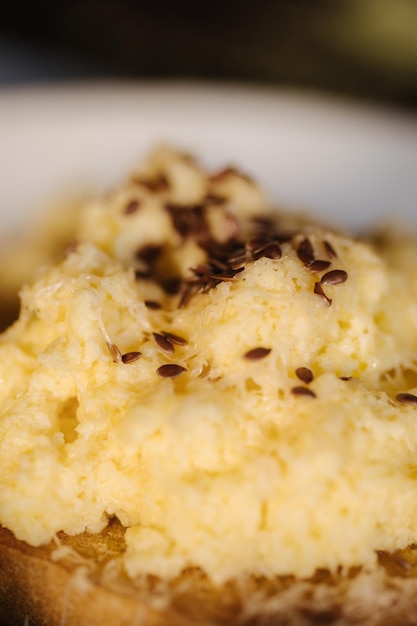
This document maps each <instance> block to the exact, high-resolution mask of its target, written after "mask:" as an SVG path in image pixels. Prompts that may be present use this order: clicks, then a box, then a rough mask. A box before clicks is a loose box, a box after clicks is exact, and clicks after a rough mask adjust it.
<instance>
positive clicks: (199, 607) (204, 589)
mask: <svg viewBox="0 0 417 626" xmlns="http://www.w3.org/2000/svg"><path fill="white" fill-rule="evenodd" d="M123 534H124V531H123V529H122V527H121V526H120V525H119V524H117V523H112V524H110V525H109V527H108V528H107V529H106V531H104V532H103V533H100V535H88V534H83V535H79V536H77V537H68V536H66V535H60V536H59V540H60V544H61V548H59V549H58V550H60V552H61V557H62V558H59V559H56V556H57V555H56V552H55V551H56V549H57V546H56V544H51V545H49V546H41V547H38V548H34V547H31V546H28V545H27V544H25V543H24V542H21V541H18V540H16V539H15V537H14V536H13V534H12V533H11V532H9V531H8V530H6V529H4V528H1V527H0V626H3V625H4V626H14V625H16V626H24V625H25V624H27V626H87V625H88V626H95V625H97V626H98V625H100V626H107V625H109V626H110V624H111V625H112V626H113V625H115V624H117V626H168V625H169V626H196V625H197V624H198V625H199V626H226V625H231V624H241V625H247V626H249V625H250V626H255V625H256V626H284V625H285V626H290V625H294V626H295V625H296V626H307V625H313V624H327V625H329V626H330V625H331V626H354V625H355V626H359V625H361V626H388V625H390V626H392V625H393V624H395V626H415V624H416V623H417V578H416V574H417V566H416V564H417V550H416V549H415V548H413V547H411V548H410V549H408V550H407V551H403V552H402V553H397V554H395V555H391V556H389V555H386V554H383V555H380V562H381V567H380V568H379V570H378V571H377V572H374V573H370V574H364V573H360V572H359V571H356V572H351V573H350V575H349V576H344V577H342V576H331V575H330V574H329V573H328V572H318V573H317V574H316V576H315V577H314V578H313V579H311V580H309V581H296V580H294V579H293V578H291V577H288V578H282V577H281V578H279V579H276V580H274V581H259V580H253V579H252V580H251V579H247V580H246V581H244V582H242V583H240V584H235V585H226V586H223V587H222V588H217V589H215V588H213V587H212V586H211V585H210V584H209V583H208V581H207V580H206V579H205V578H204V577H203V576H202V575H201V573H199V572H189V573H188V574H186V575H185V576H183V577H182V578H181V579H180V580H178V581H175V582H174V583H173V585H171V587H170V589H171V593H168V588H167V589H165V590H162V592H161V588H160V585H158V582H157V581H155V580H147V581H146V584H144V581H142V582H141V584H137V585H135V584H133V583H132V582H131V581H128V580H127V579H125V578H123V575H122V574H121V573H120V571H118V572H117V574H116V576H117V578H116V579H113V580H112V578H111V576H110V577H109V575H108V571H107V570H108V568H107V567H106V566H107V565H108V564H109V563H110V562H112V563H113V562H116V561H117V555H118V554H120V553H121V551H122V550H123V549H124V539H123ZM62 546H64V549H63V548H62ZM68 548H70V552H69V554H70V556H71V553H72V554H73V555H75V556H77V555H78V556H77V558H75V559H74V558H68V557H66V556H65V554H64V555H63V551H65V550H67V549H68ZM74 548H76V549H77V554H76V553H75V552H73V549H74ZM62 555H63V556H62ZM25 620H26V621H25Z"/></svg>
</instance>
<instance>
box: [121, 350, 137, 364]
mask: <svg viewBox="0 0 417 626" xmlns="http://www.w3.org/2000/svg"><path fill="white" fill-rule="evenodd" d="M141 356H142V353H141V352H137V351H132V352H125V353H124V354H122V361H123V363H133V361H137V360H138V359H140V357H141Z"/></svg>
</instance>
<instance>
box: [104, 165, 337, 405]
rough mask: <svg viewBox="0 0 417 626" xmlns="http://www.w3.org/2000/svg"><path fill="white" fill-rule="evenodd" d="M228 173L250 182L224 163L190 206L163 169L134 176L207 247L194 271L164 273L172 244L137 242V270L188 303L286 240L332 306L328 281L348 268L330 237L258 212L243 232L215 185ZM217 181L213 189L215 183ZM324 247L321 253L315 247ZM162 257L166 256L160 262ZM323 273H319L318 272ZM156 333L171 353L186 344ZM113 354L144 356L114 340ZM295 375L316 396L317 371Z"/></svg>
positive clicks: (130, 210) (258, 352)
mask: <svg viewBox="0 0 417 626" xmlns="http://www.w3.org/2000/svg"><path fill="white" fill-rule="evenodd" d="M230 176H234V177H235V176H238V177H241V178H242V179H244V180H245V181H247V182H252V181H251V179H250V178H248V177H247V176H245V175H244V174H242V173H241V172H239V171H237V170H236V169H234V168H225V169H223V170H220V171H219V172H217V173H215V174H213V175H212V176H210V177H209V178H208V188H209V189H208V193H207V195H206V197H205V198H204V199H203V200H202V201H201V202H200V203H199V204H195V205H192V206H182V205H177V204H174V203H173V202H172V201H170V199H169V194H168V193H166V192H168V191H169V189H170V183H169V180H168V179H167V178H166V177H165V176H164V175H158V176H156V177H154V178H149V177H148V178H145V177H143V176H142V177H136V178H134V179H133V180H132V182H133V183H134V184H136V185H138V186H139V187H142V188H143V189H144V190H147V191H149V192H151V193H155V194H162V195H161V199H162V202H164V201H165V198H166V201H165V205H164V208H165V210H166V212H167V213H168V215H169V217H170V219H171V223H172V227H173V229H174V230H175V232H176V233H177V235H179V237H180V238H181V239H182V240H183V241H186V240H187V239H189V238H192V239H193V240H194V242H195V243H196V244H197V245H198V246H199V247H200V248H201V249H202V250H204V252H205V254H206V260H205V261H204V262H203V263H199V264H197V265H194V266H192V267H190V268H189V270H190V272H191V277H187V278H181V277H179V276H169V277H166V276H164V275H163V276H161V275H160V273H161V270H160V268H161V267H165V266H166V265H167V263H166V259H167V258H168V257H166V256H165V255H166V254H168V252H167V251H168V248H167V247H166V245H165V244H160V245H159V244H158V245H157V244H148V245H144V246H142V247H141V248H139V249H138V250H137V252H136V259H137V261H138V262H139V264H140V269H139V270H137V272H136V276H137V278H140V279H149V278H151V279H154V280H155V281H156V282H158V283H159V284H160V285H161V286H162V288H163V289H164V291H165V292H166V293H168V294H170V295H175V294H178V300H177V304H178V307H179V308H184V307H186V306H187V305H188V304H189V302H190V300H191V299H192V298H193V297H194V296H195V295H197V294H201V293H207V292H208V291H210V290H211V289H213V288H215V287H216V286H217V285H219V284H220V283H222V282H233V281H235V280H236V278H237V277H238V276H239V274H240V273H241V272H243V270H244V269H245V267H246V266H247V265H248V264H250V263H253V262H255V261H257V260H259V259H261V258H267V259H271V260H274V261H279V260H280V259H281V257H282V255H283V246H284V245H286V246H290V247H291V248H292V249H293V250H294V251H295V253H296V255H297V257H298V259H299V261H301V263H302V264H303V266H304V268H305V270H306V271H308V272H309V273H310V274H313V275H316V276H317V278H316V280H315V283H314V287H313V292H314V293H315V294H316V295H318V296H319V297H321V298H322V299H323V300H324V301H325V302H326V303H327V305H328V306H330V305H331V304H332V299H331V298H330V297H328V296H327V294H326V292H325V290H324V287H325V286H335V285H339V284H341V283H343V282H345V281H346V280H347V278H348V275H347V272H346V271H344V270H342V269H339V268H334V267H332V264H333V262H334V261H335V260H336V259H337V258H338V253H337V251H336V250H335V248H334V247H333V245H332V244H331V243H330V242H329V241H328V240H323V241H321V242H319V243H317V242H315V243H314V244H313V240H312V238H310V236H308V235H307V234H306V233H305V232H304V231H303V229H302V228H300V229H297V230H292V231H288V230H285V229H282V228H280V226H279V223H278V220H277V218H275V217H274V216H271V215H270V214H265V215H257V216H254V217H253V218H251V220H250V222H249V224H248V225H247V226H245V232H246V234H245V237H243V236H242V224H240V223H239V222H238V220H237V219H236V217H235V216H234V215H233V214H232V213H231V212H230V210H229V207H228V202H229V201H228V199H227V198H226V197H224V196H222V194H221V193H219V192H218V189H217V188H216V187H215V185H216V184H218V183H221V182H223V181H225V180H227V178H228V177H230ZM213 186H214V191H213V188H212V187H213ZM213 206H215V207H216V210H217V211H218V210H219V208H220V210H221V209H223V224H224V233H225V240H222V241H221V242H219V241H218V240H217V239H216V238H215V237H214V236H213V234H212V232H211V228H210V223H209V219H208V214H209V211H210V210H211V209H212V207H213ZM140 208H141V201H140V200H138V199H136V198H133V199H131V200H130V201H128V203H127V204H126V206H125V208H124V214H125V215H131V214H134V213H136V212H137V211H139V210H140ZM316 247H317V249H319V248H320V250H321V254H317V251H316V249H315V248H316ZM161 261H162V262H161ZM320 275H321V276H320ZM145 306H146V307H147V308H148V309H149V310H151V311H158V310H160V309H161V308H162V304H161V303H160V302H158V301H157V300H146V301H145ZM152 337H153V339H154V341H155V342H156V344H157V346H158V348H159V349H160V350H162V352H164V353H166V354H167V355H168V354H170V355H173V354H174V353H175V346H177V345H185V344H186V340H185V339H183V338H182V337H178V336H176V335H173V334H171V333H167V332H165V331H157V330H156V331H155V332H153V333H152ZM109 351H110V354H111V356H112V358H113V360H114V361H115V362H123V363H130V362H132V361H135V360H136V359H138V358H140V356H141V353H140V352H129V353H127V354H125V355H122V354H121V353H120V351H119V350H118V348H117V347H116V346H115V345H114V344H109ZM270 352H271V348H268V347H265V346H255V347H254V348H252V349H250V350H248V351H247V352H246V353H245V354H244V355H243V356H244V358H245V359H246V360H248V361H257V360H260V359H263V358H265V357H266V356H268V354H269V353H270ZM184 371H185V368H184V367H183V366H181V365H178V364H176V363H169V364H165V365H162V366H161V367H159V368H158V370H157V373H158V374H159V375H160V376H161V377H163V378H166V377H170V378H174V377H176V376H178V375H179V374H181V373H183V372H184ZM296 376H297V377H298V378H299V379H300V381H301V382H302V383H304V386H302V385H300V386H296V387H294V388H293V389H292V393H293V394H294V395H308V396H311V397H312V396H314V395H315V394H314V392H313V391H312V390H311V389H309V388H308V387H307V385H309V384H310V383H311V381H312V380H313V373H312V372H311V370H309V369H308V368H306V367H299V368H298V369H297V370H296Z"/></svg>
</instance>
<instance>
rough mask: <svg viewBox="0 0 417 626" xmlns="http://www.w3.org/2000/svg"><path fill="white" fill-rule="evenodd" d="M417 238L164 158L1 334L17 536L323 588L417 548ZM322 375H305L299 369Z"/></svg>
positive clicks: (0, 506) (2, 398)
mask: <svg viewBox="0 0 417 626" xmlns="http://www.w3.org/2000/svg"><path fill="white" fill-rule="evenodd" d="M416 268H417V243H416V241H414V240H413V239H412V238H408V239H406V240H404V238H396V237H392V238H391V239H388V240H387V239H385V240H384V241H382V242H380V241H379V242H378V241H374V242H373V243H370V242H366V241H359V240H353V239H351V238H349V237H348V236H346V235H344V234H341V233H337V232H333V231H331V230H328V229H326V228H323V227H322V226H320V225H317V224H310V223H308V222H306V221H305V220H304V219H302V218H296V217H293V216H286V215H282V214H280V213H279V212H277V211H276V210H273V209H272V208H271V207H270V206H269V204H268V202H267V200H266V199H265V198H264V196H263V194H262V193H261V191H260V190H259V189H258V187H257V186H256V184H255V183H254V182H253V181H252V180H251V179H249V178H248V177H247V176H245V175H243V174H241V173H240V172H238V171H236V170H234V169H227V170H224V171H221V172H218V173H216V174H214V175H208V174H206V173H205V172H204V171H203V170H202V168H201V167H200V166H199V165H198V164H197V163H196V162H195V161H194V160H193V159H192V158H191V157H189V156H188V155H183V154H179V153H177V152H175V151H172V150H169V149H160V150H158V151H156V152H155V153H154V154H153V155H152V156H151V157H150V158H149V160H148V162H147V163H146V164H145V166H144V167H143V168H141V169H138V170H137V171H135V172H133V174H132V175H131V176H130V178H129V179H128V180H127V181H126V182H125V183H124V184H123V185H122V186H121V187H120V188H119V189H117V190H115V191H114V192H112V193H110V194H108V195H106V196H104V197H102V198H97V199H96V200H94V201H92V202H90V203H89V204H88V205H87V206H86V207H85V209H84V210H83V211H82V212H81V213H80V214H79V217H78V226H77V243H76V245H74V246H72V247H71V249H68V250H67V252H66V254H65V255H64V258H63V259H62V261H61V262H60V263H57V264H55V265H51V266H47V267H44V268H43V269H42V270H39V272H38V274H37V276H36V278H35V279H34V280H33V281H32V282H31V283H30V284H27V285H26V286H25V287H24V288H23V289H22V291H21V314H20V318H19V320H18V321H17V322H16V323H15V324H13V325H12V326H11V327H10V328H9V329H8V330H7V331H6V332H5V333H4V334H3V335H1V337H0V476H1V478H0V523H1V524H2V525H4V526H6V527H7V528H9V529H11V530H12V531H13V532H14V533H15V535H16V537H17V538H19V539H22V540H25V541H27V542H29V543H30V544H33V545H39V544H42V543H45V542H49V541H50V540H51V539H52V538H53V537H54V536H55V533H57V532H58V531H61V530H63V531H65V532H66V533H68V534H77V533H80V532H82V531H84V530H85V529H87V530H88V531H90V532H92V533H97V532H100V531H101V530H102V529H103V528H104V527H105V526H106V524H107V523H108V519H109V517H110V516H117V518H119V520H120V521H121V523H122V524H123V525H124V526H126V528H127V532H126V544H127V550H126V553H125V555H124V557H123V558H124V566H125V569H126V571H127V573H128V575H129V576H131V577H135V576H137V575H139V574H147V573H149V574H154V575H157V576H160V577H162V578H165V579H171V578H173V577H175V576H176V575H178V574H179V573H180V572H181V571H182V570H183V569H184V568H188V567H200V568H201V569H203V570H204V572H205V573H206V574H207V575H208V576H209V577H210V578H211V579H212V580H213V581H214V582H215V583H223V582H225V581H226V580H228V579H232V578H237V577H239V576H241V575H243V574H246V573H251V574H254V575H264V576H267V577H272V576H275V575H280V574H294V575H296V576H299V577H303V576H309V575H311V574H313V573H314V571H315V570H316V569H317V568H328V569H330V570H335V569H336V568H338V567H339V566H342V567H343V568H348V567H350V566H355V565H366V566H368V567H372V565H373V564H374V563H375V551H376V550H394V549H397V548H402V547H405V546H407V545H408V544H411V543H413V542H416V541H417V498H416V493H417V491H416V478H417V450H416V448H417V405H416V403H417V365H416V364H417V310H416V308H417V304H416V303H417V269H416ZM300 368H304V369H300Z"/></svg>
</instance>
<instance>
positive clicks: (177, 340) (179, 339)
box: [161, 330, 188, 346]
mask: <svg viewBox="0 0 417 626" xmlns="http://www.w3.org/2000/svg"><path fill="white" fill-rule="evenodd" d="M161 334H162V335H164V337H166V338H167V339H168V341H170V342H171V343H175V344H177V345H178V346H185V345H187V343H188V341H187V340H186V339H184V337H180V336H179V335H174V333H169V332H167V331H166V330H163V331H162V333H161Z"/></svg>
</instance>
